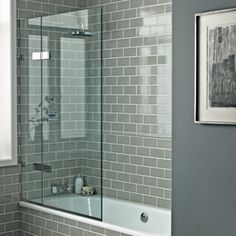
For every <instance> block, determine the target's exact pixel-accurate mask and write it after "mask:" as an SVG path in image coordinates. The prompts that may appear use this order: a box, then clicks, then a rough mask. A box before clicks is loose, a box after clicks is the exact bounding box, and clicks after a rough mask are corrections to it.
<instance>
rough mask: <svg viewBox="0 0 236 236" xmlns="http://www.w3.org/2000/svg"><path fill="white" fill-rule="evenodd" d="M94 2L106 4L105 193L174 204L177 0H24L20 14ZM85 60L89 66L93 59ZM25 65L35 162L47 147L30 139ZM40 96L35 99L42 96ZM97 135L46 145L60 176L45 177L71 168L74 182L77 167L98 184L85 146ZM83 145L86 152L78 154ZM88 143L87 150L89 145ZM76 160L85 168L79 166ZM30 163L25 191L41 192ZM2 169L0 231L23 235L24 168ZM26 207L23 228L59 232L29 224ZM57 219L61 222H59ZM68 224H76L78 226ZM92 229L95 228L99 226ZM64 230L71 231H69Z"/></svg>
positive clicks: (30, 152) (22, 84) (23, 149)
mask: <svg viewBox="0 0 236 236" xmlns="http://www.w3.org/2000/svg"><path fill="white" fill-rule="evenodd" d="M90 6H103V11H104V15H103V28H104V33H103V40H104V41H103V57H104V63H103V64H104V70H103V75H104V78H103V84H104V85H103V94H104V95H103V101H104V104H103V111H104V123H103V130H104V144H103V159H104V163H103V167H104V194H105V195H107V196H112V197H115V198H120V199H127V200H130V201H135V202H141V203H145V204H149V205H155V206H160V207H166V208H170V206H171V197H170V195H171V194H170V193H171V11H172V3H171V1H170V0H151V1H150V0H139V1H137V0H109V1H108V0H98V1H92V0H84V1H79V0H40V1H38V0H37V1H36V0H35V1H34V0H17V16H18V19H21V20H22V19H25V18H33V17H39V16H45V15H50V14H56V13H62V12H68V11H71V10H77V9H78V8H87V7H90ZM27 30H28V29H27ZM20 37H21V38H22V35H20ZM20 37H19V38H20ZM21 43H22V42H21ZM21 46H22V45H21ZM87 50H89V49H87ZM21 63H22V62H21ZM86 66H87V67H88V68H89V65H86ZM24 70H26V68H24V66H19V68H18V86H19V89H18V92H19V106H18V110H19V115H18V117H19V147H20V150H19V152H20V153H19V156H20V157H21V158H22V160H24V158H25V159H26V160H30V161H31V163H32V162H37V161H39V160H40V150H41V147H40V145H39V144H36V143H34V144H29V143H28V135H29V134H28V133H27V132H26V131H27V130H28V124H27V122H26V121H28V117H25V115H26V114H28V113H27V112H28V108H27V104H28V101H27V97H26V95H27V94H28V90H27V89H28V88H27V86H28V80H27V79H26V78H27V76H25V77H24V76H20V75H21V73H22V71H23V74H24V72H25V71H24ZM26 75H27V74H26ZM33 82H35V83H36V84H32V87H30V91H32V89H33V87H35V86H36V87H37V79H36V80H35V81H33ZM94 83H95V81H91V89H94V87H95V86H94ZM35 92H36V93H37V92H38V91H35ZM89 93H91V94H93V93H94V91H89ZM89 93H88V94H89ZM34 95H35V94H34ZM37 99H38V98H37ZM37 99H36V100H34V102H35V103H34V104H38V101H37ZM87 112H89V110H87ZM91 125H92V124H91ZM45 133H46V132H45ZM36 134H37V132H36ZM36 136H37V135H36ZM50 140H51V141H52V140H53V139H50ZM94 140H95V141H97V139H96V137H91V140H89V142H87V143H86V144H84V143H79V142H67V143H58V142H56V141H55V142H53V141H52V142H51V143H50V144H47V145H45V148H46V150H48V151H47V152H46V155H45V156H44V157H45V159H46V160H47V161H50V163H51V164H52V165H53V166H54V167H55V169H56V170H57V172H56V173H54V174H55V176H50V177H48V179H46V180H45V186H47V187H48V186H49V185H50V180H51V179H54V180H55V179H57V180H58V179H59V181H60V180H63V179H64V177H66V176H68V173H71V175H70V176H71V178H70V183H71V184H72V183H73V176H74V175H75V174H77V172H81V173H83V174H84V175H86V173H90V175H89V176H90V177H91V178H89V177H88V176H87V177H88V180H87V181H88V183H92V184H93V185H96V184H97V179H98V176H99V175H98V170H99V168H100V166H99V163H98V162H94V161H93V162H91V159H90V158H89V156H91V153H90V152H89V151H90V150H89V148H84V145H88V143H90V144H91V143H93V144H94V143H96V142H94ZM62 147H63V149H62ZM82 147H83V148H82ZM81 149H83V153H86V154H83V156H82V158H81V159H79V160H76V157H78V152H80V151H81ZM56 150H57V152H55V151H56ZM85 150H87V151H86V152H84V151H85ZM68 153H69V155H70V157H72V160H65V156H67V157H69V155H68ZM79 155H80V154H79ZM92 155H95V156H96V153H95V152H93V153H92ZM75 163H76V164H77V165H78V168H79V169H77V170H75V171H73V168H74V166H75ZM91 164H92V165H93V166H92V169H91ZM72 165H73V167H72ZM28 168H29V167H28ZM27 171H28V172H27ZM27 171H26V174H25V175H22V181H23V182H24V181H25V183H27V184H25V185H24V187H25V193H26V195H25V196H26V197H27V198H28V197H29V198H31V197H39V196H40V191H38V190H39V189H40V187H41V185H40V176H39V175H38V174H35V173H33V172H31V170H30V169H29V170H27ZM0 174H1V179H3V180H4V179H5V180H4V181H3V182H1V183H0V184H1V185H0V188H1V192H0V194H1V196H0V197H1V201H0V207H1V209H2V211H1V212H0V216H1V222H0V234H2V235H17V234H19V228H17V224H18V222H19V217H18V215H19V209H18V208H17V204H16V203H17V202H18V200H19V195H20V181H19V169H18V167H14V168H12V167H6V168H1V169H0ZM2 177H3V178H2ZM52 177H55V178H52ZM28 180H31V181H28ZM5 181H7V182H5ZM9 181H10V182H9ZM11 187H12V188H11ZM29 190H30V191H29ZM32 190H33V191H32ZM6 196H7V202H5V199H6ZM9 199H11V200H9ZM24 211H26V212H27V211H28V210H24ZM24 214H25V213H24V212H23V213H22V215H23V218H21V219H22V224H21V230H22V232H23V234H24V235H38V234H39V231H40V230H41V231H40V234H41V235H47V234H48V235H60V232H56V231H57V230H56V231H55V232H54V231H53V228H52V229H49V228H50V227H53V226H50V227H49V228H48V229H44V228H43V227H42V229H39V228H38V227H39V224H40V223H38V221H37V220H35V219H34V218H33V221H32V222H31V225H27V224H28V223H29V222H27V221H29V220H30V219H29V217H25V218H24V216H25V215H26V214H25V215H24ZM36 215H37V213H36V212H31V216H36ZM41 217H42V219H40V220H41V221H44V220H45V218H46V217H44V216H43V215H42V216H41ZM50 217H51V216H50ZM26 218H27V220H26ZM40 220H39V221H40ZM25 223H27V224H25ZM77 224H78V223H77ZM54 226H55V224H54ZM55 227H58V229H59V228H61V226H58V223H56V226H55ZM28 229H30V231H28ZM69 230H72V231H73V232H74V231H77V230H79V229H74V228H73V229H69ZM81 230H83V229H81ZM52 231H53V232H52ZM72 231H71V232H72ZM79 232H81V231H79ZM86 233H87V232H86ZM89 233H91V234H95V235H96V232H89ZM89 233H88V234H89ZM61 234H63V235H69V234H68V232H61ZM97 234H98V235H106V234H104V233H101V234H100V233H97ZM108 235H109V234H108Z"/></svg>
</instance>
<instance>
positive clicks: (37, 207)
mask: <svg viewBox="0 0 236 236" xmlns="http://www.w3.org/2000/svg"><path fill="white" fill-rule="evenodd" d="M108 198H109V197H108ZM111 199H112V198H111ZM121 201H122V200H121ZM19 206H21V207H24V208H29V209H33V210H36V211H40V212H45V213H48V214H52V215H56V216H60V217H63V218H67V219H70V220H74V221H78V222H82V223H85V224H89V225H95V226H97V227H100V228H104V229H109V230H113V231H116V232H119V233H124V234H128V235H135V236H154V234H148V233H147V234H146V233H140V232H139V231H135V230H132V229H128V228H125V227H121V226H118V225H114V224H110V223H106V222H103V221H102V220H98V219H92V218H88V217H85V216H84V217H83V216H80V215H77V214H73V213H68V212H65V211H63V210H58V209H53V208H50V207H47V206H43V205H39V204H36V203H32V202H28V201H25V200H21V201H20V202H19ZM159 209H160V210H161V211H165V212H168V213H169V212H171V211H170V210H167V209H164V208H159ZM155 236H171V234H155Z"/></svg>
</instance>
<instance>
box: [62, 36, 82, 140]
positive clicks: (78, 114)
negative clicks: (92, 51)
mask: <svg viewBox="0 0 236 236" xmlns="http://www.w3.org/2000/svg"><path fill="white" fill-rule="evenodd" d="M85 46H86V43H85V41H84V40H83V39H77V38H76V39H74V38H64V37H62V38H61V39H60V50H61V57H60V74H61V104H60V105H61V138H82V137H85V129H86V124H85V119H86V117H85V115H86V113H85V102H86V101H85V69H86V67H85V66H86V65H85V62H86V61H85V53H86V51H85V50H86V48H85Z"/></svg>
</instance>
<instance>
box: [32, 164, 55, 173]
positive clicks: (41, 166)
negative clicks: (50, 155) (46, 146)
mask: <svg viewBox="0 0 236 236" xmlns="http://www.w3.org/2000/svg"><path fill="white" fill-rule="evenodd" d="M33 169H34V170H36V171H42V172H47V173H50V172H52V167H51V166H49V165H45V164H42V163H33Z"/></svg>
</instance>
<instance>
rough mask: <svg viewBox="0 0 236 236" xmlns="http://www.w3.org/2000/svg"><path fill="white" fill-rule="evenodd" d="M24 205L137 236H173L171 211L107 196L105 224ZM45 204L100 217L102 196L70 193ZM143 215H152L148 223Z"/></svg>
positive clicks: (27, 204)
mask: <svg viewBox="0 0 236 236" xmlns="http://www.w3.org/2000/svg"><path fill="white" fill-rule="evenodd" d="M36 201H38V200H36ZM20 205H21V206H23V207H30V208H34V209H36V210H40V211H46V212H48V213H51V214H56V215H59V216H62V217H67V218H70V219H73V220H77V221H81V222H84V223H88V224H93V225H96V226H98V227H102V228H108V229H111V230H115V231H118V232H121V233H126V234H130V235H135V236H170V235H171V215H170V211H169V210H165V209H161V208H155V207H149V206H146V205H142V204H136V203H131V202H128V201H123V200H117V199H113V198H108V197H103V221H102V222H101V221H97V220H93V219H89V218H86V217H81V216H76V215H74V214H70V213H66V212H63V211H58V210H54V209H50V208H47V207H42V206H38V205H35V204H31V203H28V202H21V203H20ZM44 205H47V206H50V207H53V208H60V209H64V210H66V211H72V212H77V213H79V214H84V215H89V216H92V217H97V218H100V212H101V198H100V197H99V196H92V197H83V196H78V195H75V194H70V195H64V196H63V195H62V196H56V197H47V198H44ZM143 212H145V213H147V215H148V222H146V223H144V222H142V221H141V219H140V215H141V214H142V213H143Z"/></svg>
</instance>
